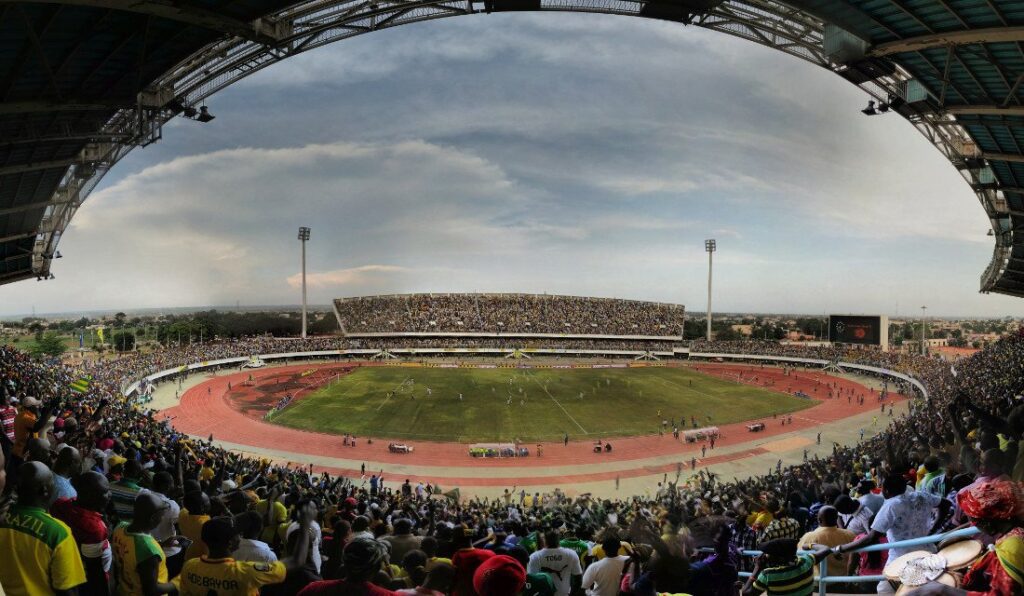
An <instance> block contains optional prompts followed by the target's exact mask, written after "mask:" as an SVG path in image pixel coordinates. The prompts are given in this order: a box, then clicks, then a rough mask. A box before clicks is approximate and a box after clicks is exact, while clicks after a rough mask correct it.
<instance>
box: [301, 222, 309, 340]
mask: <svg viewBox="0 0 1024 596" xmlns="http://www.w3.org/2000/svg"><path fill="white" fill-rule="evenodd" d="M299 240H300V241H302V339H306V241H307V240H309V228H307V227H305V226H303V227H301V228H299Z"/></svg>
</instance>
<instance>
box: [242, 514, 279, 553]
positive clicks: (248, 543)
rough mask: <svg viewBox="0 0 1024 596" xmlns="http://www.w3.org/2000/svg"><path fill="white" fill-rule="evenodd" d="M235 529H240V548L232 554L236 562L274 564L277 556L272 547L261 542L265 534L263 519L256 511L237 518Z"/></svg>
mask: <svg viewBox="0 0 1024 596" xmlns="http://www.w3.org/2000/svg"><path fill="white" fill-rule="evenodd" d="M234 521H235V528H237V529H238V533H239V540H238V548H236V549H235V550H234V552H232V553H231V556H232V557H233V558H234V559H235V560H236V561H252V562H254V563H273V562H274V561H277V555H276V554H275V553H274V550H273V549H271V548H270V545H269V544H267V543H266V542H263V541H262V540H259V536H260V534H261V533H262V532H263V518H262V517H260V514H259V513H256V512H255V511H246V512H245V513H240V514H238V515H236V516H235V518H234Z"/></svg>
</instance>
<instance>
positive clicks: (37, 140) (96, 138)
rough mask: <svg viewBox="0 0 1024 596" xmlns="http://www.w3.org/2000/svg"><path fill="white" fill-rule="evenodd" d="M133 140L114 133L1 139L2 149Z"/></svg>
mask: <svg viewBox="0 0 1024 596" xmlns="http://www.w3.org/2000/svg"><path fill="white" fill-rule="evenodd" d="M130 139H131V135H129V134H113V133H103V132H100V133H95V134H92V133H79V134H68V135H61V134H52V135H41V136H38V137H32V136H26V137H17V138H13V139H3V138H0V148H3V147H10V146H12V145H36V144H38V145H42V144H45V143H65V142H68V141H85V142H103V143H115V142H124V141H128V140H130Z"/></svg>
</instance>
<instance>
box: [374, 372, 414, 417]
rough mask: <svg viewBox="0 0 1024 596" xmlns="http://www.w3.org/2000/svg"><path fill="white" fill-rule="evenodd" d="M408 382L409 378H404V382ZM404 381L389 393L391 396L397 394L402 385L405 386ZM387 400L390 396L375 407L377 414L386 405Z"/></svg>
mask: <svg viewBox="0 0 1024 596" xmlns="http://www.w3.org/2000/svg"><path fill="white" fill-rule="evenodd" d="M408 380H409V377H406V378H405V381H408ZM405 381H402V382H401V383H399V384H398V385H396V386H395V388H394V389H393V390H392V391H391V395H394V394H396V393H398V390H399V389H401V388H402V386H403V385H405ZM389 399H391V396H390V395H389V396H387V397H385V398H384V401H382V402H380V405H379V406H377V411H378V412H380V409H381V408H383V407H384V404H386V403H388V400H389Z"/></svg>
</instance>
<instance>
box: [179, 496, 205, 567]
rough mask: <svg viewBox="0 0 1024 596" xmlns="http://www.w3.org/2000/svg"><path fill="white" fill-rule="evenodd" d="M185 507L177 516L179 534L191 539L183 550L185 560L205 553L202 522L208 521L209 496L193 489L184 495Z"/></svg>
mask: <svg viewBox="0 0 1024 596" xmlns="http://www.w3.org/2000/svg"><path fill="white" fill-rule="evenodd" d="M184 505H185V507H184V508H183V509H182V510H181V515H179V516H178V529H179V530H181V535H182V536H184V537H185V538H188V539H189V540H191V541H192V544H190V545H189V547H188V550H186V551H185V560H186V561H188V560H189V559H194V558H196V557H199V556H202V555H205V554H206V553H207V548H206V543H205V542H203V539H202V532H203V524H205V523H206V522H208V521H210V497H209V496H207V495H206V493H204V492H202V491H194V492H190V493H188V494H187V495H185V499H184Z"/></svg>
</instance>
